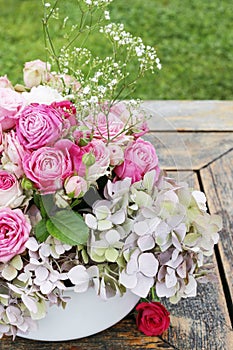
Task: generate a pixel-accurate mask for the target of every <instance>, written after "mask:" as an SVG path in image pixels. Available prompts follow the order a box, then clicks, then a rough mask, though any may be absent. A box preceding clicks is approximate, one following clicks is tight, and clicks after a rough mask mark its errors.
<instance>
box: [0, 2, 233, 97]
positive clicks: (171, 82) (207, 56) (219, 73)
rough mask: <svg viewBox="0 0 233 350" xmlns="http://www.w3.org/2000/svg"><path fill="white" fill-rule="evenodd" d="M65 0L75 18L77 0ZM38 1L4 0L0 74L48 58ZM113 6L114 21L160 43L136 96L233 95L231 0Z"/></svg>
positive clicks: (17, 77)
mask: <svg viewBox="0 0 233 350" xmlns="http://www.w3.org/2000/svg"><path fill="white" fill-rule="evenodd" d="M63 1H64V2H65V4H66V6H67V8H68V12H69V14H70V16H72V18H75V7H74V5H72V3H73V1H72V0H63ZM40 4H41V1H40V0H7V1H6V0H0V29H1V30H0V42H1V49H0V75H4V74H7V75H8V77H9V78H10V79H11V80H12V81H13V82H14V83H16V82H19V81H20V82H22V67H23V64H24V62H25V61H29V60H33V59H36V58H40V59H42V60H44V59H45V55H44V44H43V33H42V25H41V17H42V7H41V5H40ZM110 9H111V19H112V20H113V21H120V22H123V23H124V24H125V27H126V29H127V30H129V31H131V32H132V33H133V34H135V35H138V36H141V37H142V38H143V39H144V41H145V42H146V43H148V44H149V45H152V46H154V47H156V49H157V52H158V56H159V57H160V58H161V61H162V64H163V69H162V70H161V71H160V72H159V73H158V74H156V75H155V76H150V75H147V76H146V77H145V78H144V79H143V80H142V81H141V82H140V83H139V84H138V87H137V90H136V91H135V93H134V97H140V98H143V99H222V100H224V99H230V100H231V99H233V86H232V80H233V79H232V78H233V30H232V23H233V5H232V1H231V0H222V1H219V0H170V1H169V0H145V1H142V0H114V1H113V3H112V4H111V5H110ZM57 40H59V33H57ZM92 45H93V50H94V49H95V45H96V43H95V42H93V43H92ZM98 50H101V51H104V47H101V46H99V47H98Z"/></svg>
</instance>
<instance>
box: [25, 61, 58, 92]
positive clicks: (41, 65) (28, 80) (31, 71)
mask: <svg viewBox="0 0 233 350" xmlns="http://www.w3.org/2000/svg"><path fill="white" fill-rule="evenodd" d="M50 69H51V66H50V64H49V63H45V62H43V61H41V60H35V61H30V62H26V63H25V65H24V70H23V79H24V83H25V85H26V87H28V88H32V87H33V86H38V85H40V84H43V83H46V82H47V81H48V80H49V78H50V73H49V72H50Z"/></svg>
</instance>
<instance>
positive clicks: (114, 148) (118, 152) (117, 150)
mask: <svg viewBox="0 0 233 350" xmlns="http://www.w3.org/2000/svg"><path fill="white" fill-rule="evenodd" d="M108 149H109V152H110V164H111V165H113V166H115V165H119V164H120V163H122V162H123V160H124V151H123V149H122V147H120V146H119V145H117V144H116V143H112V144H111V143H110V144H108Z"/></svg>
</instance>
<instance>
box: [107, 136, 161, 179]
mask: <svg viewBox="0 0 233 350" xmlns="http://www.w3.org/2000/svg"><path fill="white" fill-rule="evenodd" d="M124 158H125V160H124V162H123V163H122V164H120V165H118V166H116V167H115V168H114V172H115V174H116V175H117V177H118V178H119V179H124V178H126V177H130V178H132V182H136V181H139V180H141V179H142V178H143V176H144V175H145V174H146V173H147V172H148V171H150V170H156V176H155V181H156V180H157V179H158V176H159V172H160V169H159V167H158V157H157V155H156V152H155V148H154V146H153V145H152V144H151V143H150V142H148V141H144V140H143V139H141V138H138V139H137V140H136V141H134V142H132V143H131V144H129V145H128V146H127V147H126V149H125V152H124Z"/></svg>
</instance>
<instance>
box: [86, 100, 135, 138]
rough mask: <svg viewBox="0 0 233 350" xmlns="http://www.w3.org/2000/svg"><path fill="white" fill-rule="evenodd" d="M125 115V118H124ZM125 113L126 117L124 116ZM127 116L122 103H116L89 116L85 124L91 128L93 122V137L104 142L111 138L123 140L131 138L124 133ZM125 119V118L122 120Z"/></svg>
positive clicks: (127, 113)
mask: <svg viewBox="0 0 233 350" xmlns="http://www.w3.org/2000/svg"><path fill="white" fill-rule="evenodd" d="M124 115H125V118H124ZM126 115H127V118H126ZM128 118H129V112H128V110H127V109H126V106H125V105H124V104H123V103H118V104H116V105H114V106H113V107H111V108H110V110H109V111H108V110H106V112H105V111H103V112H100V113H99V114H97V116H95V117H92V116H89V118H88V119H87V121H85V125H87V126H89V127H90V129H92V127H93V124H94V126H95V127H94V135H93V136H94V138H96V139H101V140H102V141H104V142H107V141H108V140H111V142H121V143H123V142H125V141H129V140H130V139H132V137H131V136H129V135H126V132H125V130H124V129H125V124H126V120H127V119H128ZM124 119H126V120H124Z"/></svg>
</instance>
